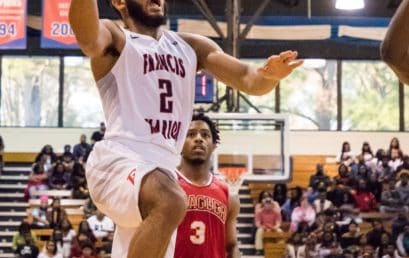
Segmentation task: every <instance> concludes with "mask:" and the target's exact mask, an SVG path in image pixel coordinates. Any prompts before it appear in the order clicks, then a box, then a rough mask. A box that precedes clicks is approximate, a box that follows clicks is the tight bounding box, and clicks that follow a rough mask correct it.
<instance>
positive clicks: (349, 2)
mask: <svg viewBox="0 0 409 258" xmlns="http://www.w3.org/2000/svg"><path fill="white" fill-rule="evenodd" d="M364 7H365V3H364V0H337V2H336V3H335V8H337V9H340V10H357V9H362V8H364Z"/></svg>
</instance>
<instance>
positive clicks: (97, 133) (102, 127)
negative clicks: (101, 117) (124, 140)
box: [91, 122, 106, 145]
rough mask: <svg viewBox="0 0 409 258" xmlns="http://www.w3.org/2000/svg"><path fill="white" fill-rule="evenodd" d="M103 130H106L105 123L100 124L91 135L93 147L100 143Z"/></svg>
mask: <svg viewBox="0 0 409 258" xmlns="http://www.w3.org/2000/svg"><path fill="white" fill-rule="evenodd" d="M105 129H106V127H105V123H104V122H101V123H100V124H99V130H98V131H95V132H93V133H92V136H91V144H92V145H94V144H95V143H96V142H99V141H101V140H102V139H103V138H104V134H105Z"/></svg>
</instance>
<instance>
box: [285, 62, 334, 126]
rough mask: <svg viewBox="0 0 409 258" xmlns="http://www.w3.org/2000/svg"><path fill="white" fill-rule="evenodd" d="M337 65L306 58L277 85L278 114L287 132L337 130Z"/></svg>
mask: <svg viewBox="0 0 409 258" xmlns="http://www.w3.org/2000/svg"><path fill="white" fill-rule="evenodd" d="M336 76H337V62H336V61H332V60H321V59H309V60H305V62H304V64H303V66H302V67H300V68H299V69H297V70H295V71H294V72H293V73H292V74H291V75H290V76H289V77H288V78H286V79H285V80H283V81H282V82H281V85H280V97H281V107H280V112H282V113H288V114H289V115H290V129H295V130H336V129H337V80H336V78H337V77H336Z"/></svg>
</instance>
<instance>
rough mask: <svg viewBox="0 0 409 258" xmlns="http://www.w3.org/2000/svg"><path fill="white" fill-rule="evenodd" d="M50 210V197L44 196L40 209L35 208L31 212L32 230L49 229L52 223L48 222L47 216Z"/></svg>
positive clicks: (41, 199)
mask: <svg viewBox="0 0 409 258" xmlns="http://www.w3.org/2000/svg"><path fill="white" fill-rule="evenodd" d="M47 210H48V196H47V195H43V196H41V197H40V206H39V207H38V208H34V209H32V211H31V214H30V215H31V216H30V215H29V216H30V217H31V218H32V223H31V228H49V227H50V222H49V221H48V216H47Z"/></svg>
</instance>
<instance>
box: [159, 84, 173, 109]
mask: <svg viewBox="0 0 409 258" xmlns="http://www.w3.org/2000/svg"><path fill="white" fill-rule="evenodd" d="M159 89H161V90H165V92H162V93H161V94H160V95H159V96H160V112H161V113H172V111H173V100H169V98H171V97H172V96H173V92H172V82H171V81H169V80H164V79H159Z"/></svg>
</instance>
